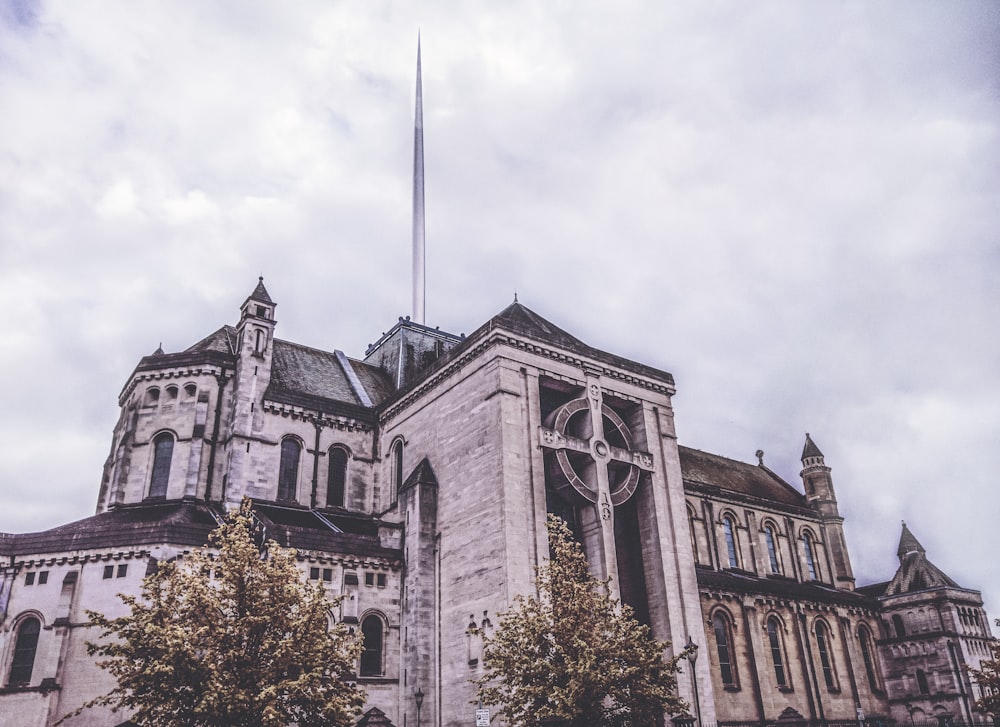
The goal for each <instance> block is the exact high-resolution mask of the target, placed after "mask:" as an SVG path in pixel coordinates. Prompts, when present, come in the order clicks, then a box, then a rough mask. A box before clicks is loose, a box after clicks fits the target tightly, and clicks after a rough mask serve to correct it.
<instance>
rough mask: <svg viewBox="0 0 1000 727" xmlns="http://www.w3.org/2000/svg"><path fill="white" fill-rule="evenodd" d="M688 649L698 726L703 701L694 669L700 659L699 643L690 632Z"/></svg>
mask: <svg viewBox="0 0 1000 727" xmlns="http://www.w3.org/2000/svg"><path fill="white" fill-rule="evenodd" d="M684 646H685V648H686V650H687V659H688V661H689V662H691V687H692V688H693V689H694V716H695V718H696V719H697V720H698V727H701V701H700V700H699V698H698V675H697V673H696V672H695V670H694V664H695V662H696V661H698V644H696V643H694V639H692V638H691V635H690V634H688V640H687V643H686V644H685V645H684Z"/></svg>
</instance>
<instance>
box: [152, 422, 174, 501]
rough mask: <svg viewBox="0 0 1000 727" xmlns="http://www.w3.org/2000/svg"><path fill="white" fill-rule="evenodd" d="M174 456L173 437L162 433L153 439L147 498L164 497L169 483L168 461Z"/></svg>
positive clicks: (168, 433) (167, 433)
mask: <svg viewBox="0 0 1000 727" xmlns="http://www.w3.org/2000/svg"><path fill="white" fill-rule="evenodd" d="M173 456H174V437H173V435H172V434H170V432H162V433H160V434H157V435H156V436H155V437H154V438H153V474H152V475H151V476H150V478H149V496H150V497H166V496H167V483H168V482H169V481H170V460H171V458H172V457H173Z"/></svg>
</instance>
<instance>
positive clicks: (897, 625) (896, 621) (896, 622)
mask: <svg viewBox="0 0 1000 727" xmlns="http://www.w3.org/2000/svg"><path fill="white" fill-rule="evenodd" d="M892 628H893V630H894V631H895V632H896V637H897V638H903V637H904V636H906V627H904V626H903V617H902V616H900V615H899V614H898V613H897V614H896V615H895V616H893V617H892Z"/></svg>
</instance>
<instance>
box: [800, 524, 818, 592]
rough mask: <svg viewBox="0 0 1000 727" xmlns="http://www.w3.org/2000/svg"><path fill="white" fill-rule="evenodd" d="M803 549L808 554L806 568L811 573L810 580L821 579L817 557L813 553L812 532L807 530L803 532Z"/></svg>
mask: <svg viewBox="0 0 1000 727" xmlns="http://www.w3.org/2000/svg"><path fill="white" fill-rule="evenodd" d="M802 549H803V551H804V552H805V556H806V570H807V571H808V573H809V578H810V580H814V581H818V580H819V571H818V569H817V568H816V558H815V557H814V555H813V538H812V533H810V532H805V533H803V534H802Z"/></svg>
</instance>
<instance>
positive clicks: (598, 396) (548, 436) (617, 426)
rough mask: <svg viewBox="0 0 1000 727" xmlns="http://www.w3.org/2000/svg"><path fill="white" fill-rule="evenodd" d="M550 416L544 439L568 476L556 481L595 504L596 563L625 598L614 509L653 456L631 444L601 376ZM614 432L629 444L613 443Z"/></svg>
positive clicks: (574, 498)
mask: <svg viewBox="0 0 1000 727" xmlns="http://www.w3.org/2000/svg"><path fill="white" fill-rule="evenodd" d="M584 412H586V414H584ZM577 415H580V416H577ZM580 417H586V420H585V421H581V419H580ZM546 421H547V422H548V423H549V424H550V426H541V427H539V441H540V443H541V445H542V447H544V448H545V449H548V450H550V451H552V452H553V454H554V457H555V462H556V465H557V466H558V469H559V474H561V475H562V477H561V479H562V480H563V481H562V482H557V483H556V489H557V490H558V492H559V494H560V496H562V497H563V498H564V499H565V500H566V501H567V502H570V503H577V504H582V502H581V500H582V501H585V502H589V503H592V504H593V505H594V506H595V521H596V523H595V524H596V525H597V527H596V528H594V529H595V530H596V531H597V535H598V537H599V539H600V544H601V556H602V560H603V563H597V564H592V565H594V566H596V567H597V568H598V569H599V571H600V574H601V577H604V578H610V579H611V582H610V584H609V588H610V590H611V594H612V596H613V597H615V598H620V590H619V586H618V558H617V555H616V550H615V510H614V509H615V506H617V505H621V504H622V503H624V502H626V501H627V500H628V499H629V498H630V497H631V496H632V495H633V493H635V489H636V487H637V486H638V484H639V474H640V471H642V470H645V471H651V470H652V469H653V457H652V455H650V454H649V453H648V452H641V451H637V450H635V449H633V448H632V444H633V443H632V433H631V431H630V430H629V428H628V425H626V424H625V422H624V421H623V420H622V418H621V417H620V416H619V415H618V413H617V412H616V411H615V410H614V409H612V408H611V407H610V406H608V405H607V404H605V403H604V397H603V394H602V391H601V387H600V385H599V384H598V382H597V381H596V380H590V381H588V383H587V396H586V397H584V398H579V399H574V400H572V401H569V402H567V403H565V404H563V405H562V406H560V407H559V408H558V409H556V410H555V411H554V412H553V413H552V414H551V415H550V416H549V418H548V419H547V420H546ZM571 421H572V424H573V426H571ZM587 425H589V426H587ZM609 430H610V431H609ZM573 431H576V432H577V433H578V434H581V435H582V436H577V435H576V434H574V433H573ZM609 437H611V438H612V439H614V440H615V441H618V442H624V443H625V446H624V447H621V446H616V445H614V444H612V443H610V442H609V441H608V439H609ZM571 453H574V454H575V456H573V455H571ZM580 455H582V456H580Z"/></svg>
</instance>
